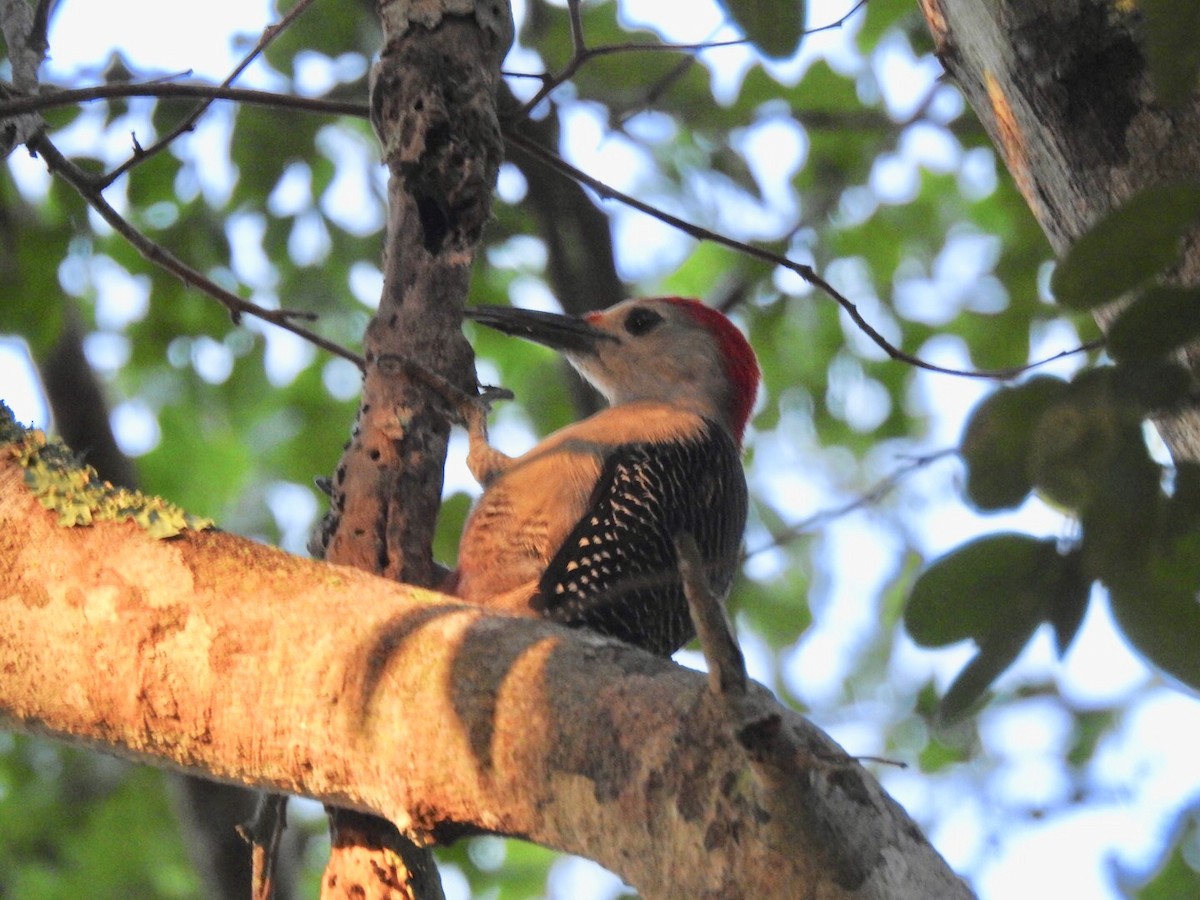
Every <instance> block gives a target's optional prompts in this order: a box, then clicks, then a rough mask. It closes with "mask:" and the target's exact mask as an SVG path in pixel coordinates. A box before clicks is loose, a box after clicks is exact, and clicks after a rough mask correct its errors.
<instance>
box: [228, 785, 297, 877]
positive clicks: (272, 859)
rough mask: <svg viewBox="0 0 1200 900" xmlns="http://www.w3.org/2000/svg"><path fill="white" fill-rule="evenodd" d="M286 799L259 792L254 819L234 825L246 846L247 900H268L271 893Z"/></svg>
mask: <svg viewBox="0 0 1200 900" xmlns="http://www.w3.org/2000/svg"><path fill="white" fill-rule="evenodd" d="M287 802H288V798H287V797H286V796H285V795H283V794H263V795H262V796H261V797H260V798H259V801H258V809H257V810H256V811H255V813H254V818H253V819H251V820H250V821H249V822H245V823H243V824H241V825H239V826H237V833H238V834H239V835H240V836H241V838H242V840H244V841H245V842H246V843H248V844H249V845H250V860H251V869H252V874H251V881H250V897H251V900H272V898H273V897H274V896H275V864H276V862H277V861H278V858H279V844H280V841H281V840H282V839H283V832H284V829H285V828H287Z"/></svg>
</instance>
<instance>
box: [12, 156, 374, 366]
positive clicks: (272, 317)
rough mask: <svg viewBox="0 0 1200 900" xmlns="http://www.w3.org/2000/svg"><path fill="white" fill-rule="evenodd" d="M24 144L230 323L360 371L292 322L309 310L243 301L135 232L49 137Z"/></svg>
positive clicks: (356, 359) (336, 348) (343, 352)
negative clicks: (263, 328)
mask: <svg viewBox="0 0 1200 900" xmlns="http://www.w3.org/2000/svg"><path fill="white" fill-rule="evenodd" d="M28 147H29V149H30V150H31V151H33V152H34V153H37V154H39V155H40V156H41V157H42V158H43V159H44V160H45V161H46V165H47V167H48V168H49V169H50V170H51V171H52V172H54V173H56V174H57V175H59V176H60V177H62V178H63V179H64V180H65V181H66V182H67V183H68V184H70V185H71V186H72V187H73V188H75V190H77V191H78V192H79V194H80V195H81V196H82V197H83V198H84V199H85V200H86V201H87V202H88V204H89V205H90V206H91V207H92V209H94V210H96V212H97V213H99V215H100V217H101V218H103V219H104V221H105V222H107V223H108V224H109V225H110V226H112V229H113V230H114V231H116V232H117V233H118V234H120V235H121V236H122V237H123V238H125V240H127V241H129V243H130V244H132V245H133V247H134V249H135V250H137V251H138V252H139V253H140V254H141V255H142V256H144V257H145V258H146V259H147V260H149V261H150V262H152V263H155V264H157V265H159V266H162V267H163V268H164V269H166V270H167V271H168V272H170V273H171V274H173V275H175V276H176V277H177V278H179V279H180V281H182V282H183V283H184V284H186V285H188V286H189V287H194V288H198V289H200V290H201V291H203V292H204V293H206V294H208V295H209V296H210V297H212V298H213V299H215V300H217V301H218V302H220V303H221V304H222V305H223V306H224V307H225V308H226V309H228V310H229V314H230V316H232V318H233V321H234V323H235V324H236V323H237V322H238V321H239V320H240V318H241V316H243V315H249V316H254V317H255V318H257V319H261V320H262V321H264V322H270V323H271V324H272V325H276V326H278V327H279V328H282V329H284V330H285V331H290V332H292V333H293V334H295V335H298V336H299V337H302V338H304V339H305V340H306V341H308V342H309V343H311V344H313V345H314V346H316V347H320V348H321V349H322V350H325V351H327V352H329V353H332V354H334V355H335V356H340V357H342V358H343V359H347V360H349V361H350V362H352V363H354V364H355V365H356V366H358V368H359V369H360V370H361V369H362V368H363V360H362V357H360V356H358V354H356V353H353V352H351V351H350V350H347V349H346V348H345V347H343V346H342V345H341V344H338V343H335V342H334V341H331V340H328V339H327V338H323V337H321V336H320V335H319V334H316V333H315V332H312V331H310V330H308V329H307V328H304V327H302V326H300V325H297V324H296V323H295V321H294V320H295V319H297V318H311V317H312V314H311V313H297V312H293V311H290V310H285V309H277V310H271V309H264V308H263V307H261V306H259V305H257V304H255V303H251V302H250V301H248V300H244V299H242V298H241V297H239V296H238V295H237V294H234V293H233V292H232V291H227V290H226V289H225V288H223V287H221V286H220V285H219V284H217V283H216V282H214V281H213V280H212V279H210V278H207V277H205V276H204V275H202V274H201V273H200V272H198V271H196V270H195V269H193V268H192V267H191V266H189V265H188V264H187V263H185V262H183V261H182V260H181V259H179V257H177V256H175V254H173V253H172V252H171V251H170V250H168V249H167V248H166V247H164V246H162V245H161V244H159V243H157V242H156V241H153V240H151V239H150V238H148V237H146V235H144V234H142V232H140V231H138V230H137V229H136V228H135V227H133V225H131V224H130V223H129V222H128V221H126V220H125V218H124V217H123V216H122V215H121V214H120V213H118V212H117V211H116V210H115V209H114V208H113V207H112V205H111V204H109V202H108V201H107V200H105V199H104V196H103V194H102V193H101V191H100V189H99V188H98V187H97V186H96V184H95V182H94V180H93V179H92V178H91V177H90V176H89V175H88V174H87V173H86V172H84V171H83V170H82V169H80V168H79V167H78V166H77V165H75V163H73V162H72V161H71V160H69V159H67V158H66V157H65V156H63V155H62V153H61V152H60V151H59V150H58V148H57V147H55V146H54V144H53V143H51V141H50V139H49V138H47V137H46V136H45V134H41V135H38V136H36V137H34V138H33V139H32V140H30V141H29V142H28Z"/></svg>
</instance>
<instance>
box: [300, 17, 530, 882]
mask: <svg viewBox="0 0 1200 900" xmlns="http://www.w3.org/2000/svg"><path fill="white" fill-rule="evenodd" d="M379 15H380V19H381V22H382V25H383V41H384V44H383V50H382V52H381V54H380V59H379V61H378V62H376V63H375V65H374V67H373V69H372V72H371V84H372V88H371V105H370V108H371V124H372V125H373V126H374V128H375V132H376V134H377V135H378V137H379V140H380V143H381V145H382V151H383V161H384V163H385V164H386V165H387V167H388V225H387V236H386V241H385V245H384V248H383V275H384V283H383V294H382V297H381V298H380V303H379V309H378V311H377V312H376V314H375V316H374V317H373V318H372V320H371V323H370V325H369V326H368V328H367V332H366V336H365V339H364V346H363V350H364V353H363V355H364V358H365V371H364V378H363V391H362V400H361V402H360V405H359V411H358V417H357V420H356V423H355V426H354V431H353V436H352V438H351V441H350V443H349V444H348V445H347V446H346V450H345V453H344V454H343V456H342V459H341V461H340V462H339V463H338V466H337V470H336V473H335V476H334V479H333V481H332V495H331V497H330V500H331V504H330V513H329V515H328V516H327V517H326V519H325V521H324V522H323V524H322V527H321V529H320V533H319V534H318V535H317V537H316V539H315V540H314V542H313V548H312V549H313V551H314V555H316V556H319V557H323V558H325V559H327V560H328V561H330V562H335V563H343V564H347V565H354V566H357V567H359V568H362V569H365V570H366V571H369V572H376V573H378V574H381V575H386V576H387V577H390V578H394V579H396V580H399V581H403V582H406V583H408V584H415V585H421V586H424V587H432V586H434V585H436V584H437V582H438V581H439V580H440V575H439V571H438V568H437V566H436V565H435V563H434V560H433V556H432V546H433V532H434V527H435V525H436V523H437V513H438V507H439V505H440V503H441V494H442V470H443V467H444V466H445V461H446V444H447V441H448V438H449V432H450V415H449V412H450V410H449V408H448V407H449V404H448V401H447V400H446V398H444V397H442V396H440V395H439V394H438V393H436V392H434V391H432V390H431V389H430V386H429V385H428V384H427V383H426V382H425V381H424V380H422V379H421V378H420V377H414V372H415V368H414V367H420V368H421V369H422V370H424V371H426V372H429V373H432V374H433V375H434V376H435V377H437V378H440V379H443V380H444V381H446V382H448V383H450V384H452V385H455V386H456V387H457V388H458V389H459V390H461V391H462V392H463V393H464V395H466V394H473V393H475V392H476V390H477V388H476V385H475V372H474V356H473V354H472V352H471V348H470V346H469V345H468V344H467V342H466V340H465V339H464V338H463V336H462V332H461V329H460V325H461V321H462V308H463V305H464V303H465V302H466V298H467V293H468V289H469V286H470V274H471V265H472V263H473V261H474V258H475V252H476V250H477V248H478V246H479V244H480V241H481V239H482V236H483V229H484V226H485V225H486V224H487V221H488V219H489V217H490V215H491V203H492V193H493V191H494V189H495V186H496V176H497V173H498V171H499V168H500V161H501V159H502V156H503V143H502V139H501V136H500V126H499V120H498V117H497V114H496V93H497V87H498V85H499V83H500V63H501V61H502V60H503V58H504V56H505V54H506V53H507V52H508V47H509V45H510V44H511V43H512V37H513V24H512V12H511V10H510V8H509V5H508V2H507V0H420V2H409V0H383V2H380V3H379ZM330 829H331V832H332V838H333V851H332V853H331V857H330V862H329V865H328V867H327V868H326V872H325V877H324V879H323V882H322V884H323V895H325V896H331V897H333V896H337V897H341V896H356V895H362V894H363V893H365V895H367V896H372V897H397V898H406V897H419V898H425V900H439V898H440V897H441V896H442V892H441V887H440V884H439V883H438V881H437V878H436V868H435V866H434V864H433V861H432V858H431V857H430V856H429V854H428V853H422V852H420V851H419V850H418V849H417V848H415V847H414V846H412V845H411V844H410V843H409V842H408V841H407V840H405V839H404V838H403V837H402V836H401V835H400V834H399V833H398V832H397V831H396V829H395V828H394V827H393V826H392V825H391V824H389V823H387V822H383V821H379V820H373V819H370V818H368V817H364V816H362V815H359V814H355V813H351V812H346V811H339V810H337V809H331V810H330Z"/></svg>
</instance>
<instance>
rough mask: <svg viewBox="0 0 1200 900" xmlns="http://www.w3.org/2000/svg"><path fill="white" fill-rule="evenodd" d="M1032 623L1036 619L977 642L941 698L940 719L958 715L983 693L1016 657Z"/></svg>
mask: <svg viewBox="0 0 1200 900" xmlns="http://www.w3.org/2000/svg"><path fill="white" fill-rule="evenodd" d="M1036 627H1037V623H1036V622H1033V623H1030V627H1029V628H1028V629H1022V628H1017V629H1014V630H1012V631H1010V632H1004V633H1001V634H997V635H995V636H993V637H991V638H989V639H987V640H986V641H984V642H983V643H982V644H981V645H980V647H979V652H978V653H977V654H975V656H974V658H972V660H971V661H970V662H969V663H967V664H966V666H964V667H963V670H962V671H961V672H959V673H958V675H957V677H955V679H954V682H953V683H952V684H951V685H950V687H949V688H948V689H947V690H946V696H944V697H943V698H942V703H941V707H940V712H941V715H942V719H943V721H946V722H952V721H954V720H955V719H957V718H959V717H960V716H962V715H963V713H965V712H966V711H967V710H968V709H969V708H970V707H971V705H972V704H974V703H975V701H976V700H978V699H979V698H980V697H982V696H983V693H984V691H986V690H987V689H988V685H990V684H991V683H992V682H993V681H995V680H996V678H997V677H999V675H1000V673H1001V672H1003V671H1004V670H1005V669H1007V668H1008V667H1009V666H1010V665H1011V664H1012V662H1013V660H1015V659H1016V658H1017V655H1018V654H1019V653H1020V652H1021V648H1022V647H1024V646H1025V644H1026V642H1027V641H1028V640H1029V638H1030V637H1031V636H1032V634H1033V630H1034V628H1036Z"/></svg>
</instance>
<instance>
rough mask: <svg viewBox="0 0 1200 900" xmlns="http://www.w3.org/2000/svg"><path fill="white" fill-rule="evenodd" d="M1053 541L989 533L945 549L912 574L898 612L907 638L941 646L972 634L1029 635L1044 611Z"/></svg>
mask: <svg viewBox="0 0 1200 900" xmlns="http://www.w3.org/2000/svg"><path fill="white" fill-rule="evenodd" d="M1058 559H1060V557H1059V556H1058V553H1057V551H1056V550H1055V546H1054V542H1053V541H1043V540H1037V539H1036V538H1032V537H1030V536H1029V535H1025V534H1007V533H1006V534H993V535H988V536H987V537H982V538H979V539H977V540H974V541H971V542H970V543H967V544H964V545H963V546H961V547H959V548H957V549H956V550H953V551H951V552H950V553H949V554H948V555H946V556H943V557H942V558H941V559H939V560H937V561H936V562H934V563H933V564H932V565H930V566H929V567H928V568H927V569H926V570H925V571H924V572H922V573H921V575H920V576H919V577H918V578H917V582H916V584H914V585H913V589H912V594H911V595H910V597H909V601H908V609H907V610H905V613H904V625H905V627H906V628H907V629H908V633H909V634H910V635H911V636H912V638H913V640H914V641H916V642H917V643H918V644H921V645H922V646H925V647H942V646H945V645H947V644H953V643H956V642H957V641H961V640H965V639H966V638H973V639H974V640H975V641H976V642H977V643H980V644H981V645H982V644H983V643H984V642H985V641H986V640H987V639H988V638H989V637H991V636H993V635H1010V634H1014V633H1017V632H1027V633H1031V632H1032V631H1033V628H1034V627H1036V626H1037V624H1038V622H1040V621H1041V620H1042V618H1043V612H1044V611H1046V610H1048V609H1050V608H1051V605H1052V597H1051V595H1050V594H1049V593H1048V590H1047V578H1046V572H1047V570H1048V567H1050V566H1054V565H1056V560H1058Z"/></svg>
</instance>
